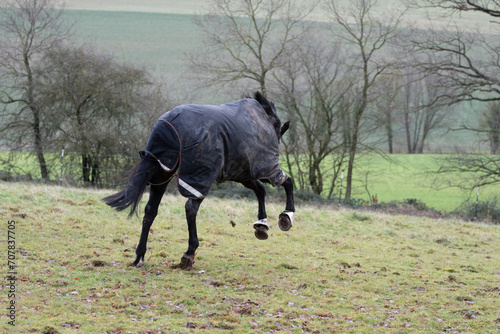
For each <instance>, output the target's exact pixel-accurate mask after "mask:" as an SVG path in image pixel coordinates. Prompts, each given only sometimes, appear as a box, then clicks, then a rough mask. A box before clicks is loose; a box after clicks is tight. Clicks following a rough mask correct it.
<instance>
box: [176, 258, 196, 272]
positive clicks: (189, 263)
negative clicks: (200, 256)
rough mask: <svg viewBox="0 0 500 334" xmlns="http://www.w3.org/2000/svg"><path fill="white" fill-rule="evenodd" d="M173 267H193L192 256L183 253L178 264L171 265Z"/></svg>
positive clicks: (184, 268) (183, 268) (188, 268)
mask: <svg viewBox="0 0 500 334" xmlns="http://www.w3.org/2000/svg"><path fill="white" fill-rule="evenodd" d="M172 268H173V269H177V268H180V269H182V270H193V269H194V257H191V256H187V255H183V256H182V258H181V262H180V263H179V264H176V265H173V266H172Z"/></svg>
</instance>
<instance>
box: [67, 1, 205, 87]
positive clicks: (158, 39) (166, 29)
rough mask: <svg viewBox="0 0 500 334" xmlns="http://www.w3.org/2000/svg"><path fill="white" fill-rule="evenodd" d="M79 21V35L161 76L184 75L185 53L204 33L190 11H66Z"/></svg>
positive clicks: (193, 48)
mask: <svg viewBox="0 0 500 334" xmlns="http://www.w3.org/2000/svg"><path fill="white" fill-rule="evenodd" d="M67 13H68V15H69V17H70V18H72V19H75V20H76V21H77V24H76V29H77V36H78V38H79V39H80V40H81V41H82V42H86V41H88V42H92V43H94V44H95V45H97V47H98V48H100V49H101V50H102V51H103V52H111V53H112V54H114V55H115V56H116V58H117V59H118V60H122V61H125V62H128V63H131V64H135V65H136V66H143V67H145V68H146V69H148V70H149V71H151V72H152V73H154V74H156V75H159V76H162V77H166V78H168V77H172V76H182V73H183V72H184V71H185V69H186V67H185V66H186V65H187V62H186V61H185V55H186V54H187V53H189V52H192V51H193V50H195V49H196V46H197V45H199V43H200V42H201V33H200V32H199V31H198V30H197V28H196V25H195V24H194V23H193V17H192V16H191V15H181V14H158V13H132V12H108V11H87V10H79V11H76V10H70V11H67Z"/></svg>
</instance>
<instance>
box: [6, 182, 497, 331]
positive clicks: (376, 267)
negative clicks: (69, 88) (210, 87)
mask: <svg viewBox="0 0 500 334" xmlns="http://www.w3.org/2000/svg"><path fill="white" fill-rule="evenodd" d="M108 194H109V192H108V191H93V190H83V189H68V188H59V187H51V186H33V185H26V184H15V183H13V184H10V183H0V215H1V217H2V221H3V223H2V224H3V225H2V226H3V229H4V234H3V235H4V237H3V238H2V239H3V240H4V242H2V243H1V244H2V245H3V246H2V247H3V252H4V254H5V257H6V258H7V254H8V252H7V247H8V244H7V243H6V242H5V239H6V238H7V231H8V222H9V221H15V222H16V225H15V230H14V231H15V238H16V239H15V248H16V253H15V260H14V261H15V262H16V264H17V265H18V267H17V276H18V280H17V281H16V285H15V287H14V288H15V299H8V298H7V295H8V291H9V289H12V287H11V286H9V285H8V284H7V283H6V281H5V280H3V281H2V294H4V298H2V299H1V303H2V305H3V307H4V309H5V308H6V306H7V305H8V304H7V303H8V302H9V301H10V300H15V305H16V306H17V309H16V327H15V328H11V327H9V325H7V321H9V320H10V319H8V318H7V317H6V316H5V315H2V316H1V320H2V324H1V325H0V326H1V327H2V328H3V329H4V330H10V329H14V330H17V332H19V333H27V332H32V333H37V332H38V333H42V332H44V333H56V332H57V333H74V332H75V331H76V332H78V333H96V332H99V333H104V332H107V333H160V332H163V333H164V332H170V331H171V332H175V333H184V332H185V333H188V332H192V330H193V328H196V329H205V330H207V331H210V332H225V333H229V332H232V333H248V332H252V331H262V332H270V331H283V332H292V333H304V332H306V333H307V332H309V333H313V332H334V331H337V332H344V333H345V332H356V333H372V332H374V331H381V332H391V333H436V332H442V331H446V332H464V333H479V332H483V333H492V332H495V331H498V330H499V329H500V328H499V322H500V318H499V310H500V305H498V303H499V298H498V297H499V291H500V290H499V289H500V287H499V285H498V282H499V281H500V272H499V271H498V270H499V268H498V258H499V256H500V242H499V237H500V226H498V225H496V226H492V225H484V224H469V223H462V222H456V221H452V220H432V219H428V218H416V217H404V216H388V215H382V214H371V213H362V212H354V211H347V210H333V209H332V208H330V207H316V206H308V205H301V206H299V207H298V208H297V209H298V211H297V214H296V221H295V223H294V227H293V228H292V230H290V231H289V232H286V233H285V232H282V231H280V230H279V229H278V228H277V227H276V226H273V228H272V229H271V231H270V239H268V240H267V241H259V240H257V239H256V238H255V237H254V236H253V231H252V222H253V221H254V220H255V215H256V208H257V203H256V202H255V201H254V200H248V199H240V200H237V199H228V200H227V199H226V200H221V199H217V198H208V199H206V200H205V202H204V203H203V205H202V208H201V210H200V213H199V219H198V221H199V223H198V233H199V237H200V239H201V245H200V248H199V249H198V252H197V257H196V269H195V270H193V271H187V272H186V271H180V270H178V269H172V265H173V264H175V263H177V262H178V260H179V259H180V257H181V255H182V253H183V252H184V251H185V250H186V248H187V231H186V223H185V220H184V213H183V212H184V209H183V203H184V199H183V198H181V197H177V196H172V195H167V196H166V198H165V199H164V201H163V204H162V205H161V206H160V212H159V218H158V220H157V222H156V223H155V224H154V225H153V231H152V233H151V235H150V242H149V245H148V246H149V250H148V253H147V254H146V258H147V261H146V266H145V267H143V268H140V269H137V268H132V267H129V266H128V264H129V263H130V262H131V261H132V260H133V254H134V247H135V245H136V243H137V241H138V238H139V230H140V223H139V221H140V219H139V218H133V219H131V220H128V219H127V218H126V214H125V213H117V212H114V211H111V210H110V209H109V208H108V207H106V206H104V205H103V204H102V203H101V202H100V198H102V197H103V196H105V195H108ZM283 206H284V205H283V204H282V203H280V204H279V205H276V204H274V203H270V204H269V205H268V207H269V208H268V214H269V216H270V218H274V217H277V215H278V214H279V212H280V211H281V209H282V207H283ZM230 221H233V222H235V226H234V227H233V226H232V225H231V224H230ZM271 221H274V219H271ZM1 268H2V271H3V273H6V272H7V271H8V268H7V266H6V261H3V262H2V264H1ZM4 275H5V274H4ZM9 298H10V297H9Z"/></svg>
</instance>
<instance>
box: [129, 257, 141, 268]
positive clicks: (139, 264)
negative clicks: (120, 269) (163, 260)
mask: <svg viewBox="0 0 500 334" xmlns="http://www.w3.org/2000/svg"><path fill="white" fill-rule="evenodd" d="M143 265H144V261H142V259H138V260H135V261H134V262H132V263H131V264H130V266H132V267H136V268H140V267H142V266H143Z"/></svg>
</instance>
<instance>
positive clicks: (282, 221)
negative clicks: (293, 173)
mask: <svg viewBox="0 0 500 334" xmlns="http://www.w3.org/2000/svg"><path fill="white" fill-rule="evenodd" d="M281 185H282V186H283V188H285V193H286V207H285V211H283V212H282V213H281V214H280V216H279V220H278V225H279V227H280V229H281V230H282V231H288V230H289V229H291V228H292V223H293V213H294V212H295V202H294V199H293V181H292V179H291V178H290V177H287V179H286V180H285V182H283V183H282V184H281Z"/></svg>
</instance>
